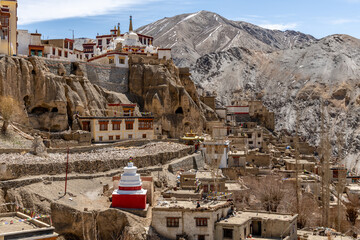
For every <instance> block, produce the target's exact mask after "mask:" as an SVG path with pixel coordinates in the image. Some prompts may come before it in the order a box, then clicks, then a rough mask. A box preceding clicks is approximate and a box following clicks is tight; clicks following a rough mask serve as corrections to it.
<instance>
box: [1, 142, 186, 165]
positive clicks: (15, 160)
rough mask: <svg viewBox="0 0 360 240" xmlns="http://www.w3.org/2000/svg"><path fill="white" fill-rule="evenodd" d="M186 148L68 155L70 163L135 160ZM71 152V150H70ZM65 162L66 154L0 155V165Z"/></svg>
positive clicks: (164, 145) (166, 145)
mask: <svg viewBox="0 0 360 240" xmlns="http://www.w3.org/2000/svg"><path fill="white" fill-rule="evenodd" d="M186 148H188V146H186V145H183V144H179V143H172V142H156V143H148V144H146V145H144V146H141V147H129V148H124V147H112V148H103V149H99V150H94V151H90V152H86V153H70V155H69V162H71V161H99V160H101V161H106V160H116V159H126V158H130V157H133V158H136V157H139V156H146V155H155V154H158V153H161V152H171V151H174V152H175V151H179V150H182V149H186ZM70 152H71V150H70ZM54 162H58V163H61V162H66V153H49V154H48V155H47V157H39V156H35V155H32V154H31V153H25V154H20V153H11V154H0V163H6V164H19V163H20V164H34V163H38V164H39V163H40V164H41V163H44V164H45V163H54Z"/></svg>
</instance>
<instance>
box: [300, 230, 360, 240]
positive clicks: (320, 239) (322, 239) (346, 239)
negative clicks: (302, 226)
mask: <svg viewBox="0 0 360 240" xmlns="http://www.w3.org/2000/svg"><path fill="white" fill-rule="evenodd" d="M297 234H298V237H304V236H307V239H308V240H328V236H320V235H314V232H312V231H304V230H297ZM331 239H332V240H353V239H354V238H352V237H350V236H342V235H331Z"/></svg>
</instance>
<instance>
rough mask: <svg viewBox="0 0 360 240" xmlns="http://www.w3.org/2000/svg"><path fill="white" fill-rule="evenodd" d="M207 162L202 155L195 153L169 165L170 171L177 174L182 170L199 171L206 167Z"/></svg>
mask: <svg viewBox="0 0 360 240" xmlns="http://www.w3.org/2000/svg"><path fill="white" fill-rule="evenodd" d="M204 163H205V160H204V157H203V156H202V155H201V153H195V154H193V155H190V156H185V157H183V158H180V159H178V160H177V161H175V162H173V163H171V164H169V171H170V172H172V173H176V172H177V171H180V170H184V171H187V170H190V169H199V168H201V167H203V166H204Z"/></svg>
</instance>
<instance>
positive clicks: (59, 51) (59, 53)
mask: <svg viewBox="0 0 360 240" xmlns="http://www.w3.org/2000/svg"><path fill="white" fill-rule="evenodd" d="M58 56H60V57H61V56H62V51H61V50H60V49H59V50H58Z"/></svg>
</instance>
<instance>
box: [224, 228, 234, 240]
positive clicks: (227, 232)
mask: <svg viewBox="0 0 360 240" xmlns="http://www.w3.org/2000/svg"><path fill="white" fill-rule="evenodd" d="M223 237H224V238H231V239H232V238H233V230H232V229H228V228H223Z"/></svg>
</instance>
